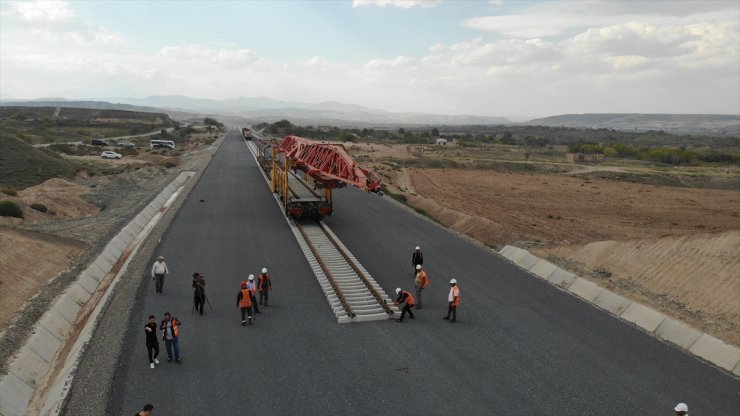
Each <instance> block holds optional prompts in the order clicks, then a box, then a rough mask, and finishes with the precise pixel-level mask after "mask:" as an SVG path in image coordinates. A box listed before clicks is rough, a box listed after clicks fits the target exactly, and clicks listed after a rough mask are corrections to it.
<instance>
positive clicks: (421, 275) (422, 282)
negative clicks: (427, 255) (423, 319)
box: [414, 264, 429, 309]
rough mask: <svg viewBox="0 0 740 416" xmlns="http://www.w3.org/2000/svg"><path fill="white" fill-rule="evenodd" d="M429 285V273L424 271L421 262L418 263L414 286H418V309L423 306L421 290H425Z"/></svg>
mask: <svg viewBox="0 0 740 416" xmlns="http://www.w3.org/2000/svg"><path fill="white" fill-rule="evenodd" d="M427 286H429V277H428V276H427V273H426V272H425V271H424V269H423V268H422V267H421V264H417V265H416V277H415V278H414V288H416V301H417V302H418V303H417V304H416V309H421V307H422V301H421V292H423V291H424V289H426V287H427Z"/></svg>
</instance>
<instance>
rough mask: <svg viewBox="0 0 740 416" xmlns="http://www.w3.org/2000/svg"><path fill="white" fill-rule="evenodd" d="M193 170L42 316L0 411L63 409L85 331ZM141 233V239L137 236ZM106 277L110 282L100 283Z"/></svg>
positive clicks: (2, 392)
mask: <svg viewBox="0 0 740 416" xmlns="http://www.w3.org/2000/svg"><path fill="white" fill-rule="evenodd" d="M194 174H195V172H182V173H180V175H178V176H177V178H175V179H174V180H173V181H172V182H171V183H170V184H169V185H168V186H167V187H166V188H165V189H164V190H163V191H162V192H160V193H159V194H158V195H157V196H156V197H155V198H154V200H152V201H151V202H150V203H149V204H148V205H147V206H146V208H144V210H142V212H141V213H139V215H137V216H136V217H135V218H134V219H133V220H132V221H131V222H130V223H129V224H128V225H126V226H125V227H124V228H123V229H122V230H121V231H120V232H119V233H118V235H116V236H115V237H114V238H113V239H112V240H111V241H110V242H109V243H108V244H107V245H106V246H105V248H104V249H103V251H102V252H101V253H100V255H99V256H98V257H97V258H96V259H95V260H94V261H93V262H92V263H91V264H90V265H89V266H88V268H87V269H86V270H84V271H83V272H82V273H80V275H79V277H78V278H77V281H76V282H74V283H72V284H71V285H70V286H69V287H68V288H67V289H66V290H65V291H64V292H63V293H62V294H61V295H60V296H59V297H58V298H57V299H56V301H55V302H54V303H53V304H52V307H51V308H50V309H49V310H48V311H47V312H46V313H45V314H44V315H43V316H42V317H41V319H40V320H39V322H38V323H37V324H36V326H35V328H34V333H33V335H32V336H31V337H30V338H29V340H28V342H26V344H25V345H24V346H23V347H21V348H20V350H19V351H18V353H17V354H16V356H15V357H14V358H13V360H12V361H11V362H10V364H9V372H8V374H7V375H5V376H4V377H3V378H2V380H0V414H2V415H23V414H34V415H36V414H41V415H56V414H58V413H59V411H60V406H61V404H62V402H63V401H64V398H65V397H66V392H67V390H68V388H69V386H70V384H71V383H70V381H71V376H72V373H73V371H74V368H75V367H76V365H77V360H78V359H79V357H80V353H81V351H82V350H83V346H84V344H85V343H86V342H87V339H86V336H85V335H87V338H88V339H89V336H90V335H91V334H92V329H94V326H95V323H96V322H97V319H98V317H99V314H100V312H101V310H102V308H103V306H104V304H105V303H106V299H107V298H108V296H110V293H111V292H112V290H111V289H112V288H113V287H114V286H115V283H116V281H117V279H118V277H119V276H120V275H121V274H123V272H125V270H126V265H127V264H128V261H130V260H131V258H133V254H134V253H135V251H136V249H137V248H138V246H139V245H140V244H141V243H142V242H143V241H144V239H145V237H146V234H148V232H149V231H150V230H151V227H147V225H149V222H150V221H152V220H153V219H154V221H156V220H157V219H158V218H159V215H157V214H160V213H161V211H162V210H164V209H166V208H167V207H166V206H164V203H165V201H168V200H170V199H171V197H172V196H173V195H175V193H176V192H177V191H178V189H182V187H183V186H184V184H185V183H187V182H188V181H189V180H190V179H191V178H192V177H193V176H194ZM155 217H156V218H155ZM137 236H138V237H140V238H139V239H138V241H135V240H136V237H137ZM132 243H133V244H132ZM121 260H123V261H124V264H123V265H122V267H120V268H118V269H114V266H116V265H117V264H118V263H119V262H120V261H121ZM103 281H105V284H101V282H103ZM96 291H101V292H102V293H101V294H102V296H95V297H94V298H93V300H92V302H95V305H92V304H89V305H88V302H90V301H91V297H92V294H93V293H95V292H96ZM83 308H87V309H90V308H92V309H93V313H91V314H88V313H85V312H84V311H82V310H83ZM83 326H84V329H83V328H82V327H83ZM80 329H83V330H82V331H81V332H80V333H81V336H79V337H77V338H76V340H75V338H71V334H73V333H76V332H78V331H79V330H80ZM70 342H74V344H73V345H72V346H71V348H69V351H65V346H66V345H68V344H69V343H70ZM62 354H66V355H65V356H62ZM55 366H56V368H57V369H58V368H59V367H61V370H59V371H55Z"/></svg>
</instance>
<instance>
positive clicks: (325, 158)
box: [278, 136, 381, 192]
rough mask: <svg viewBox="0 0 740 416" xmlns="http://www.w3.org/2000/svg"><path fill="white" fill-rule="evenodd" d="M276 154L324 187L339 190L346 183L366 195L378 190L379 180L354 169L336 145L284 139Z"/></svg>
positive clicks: (286, 137)
mask: <svg viewBox="0 0 740 416" xmlns="http://www.w3.org/2000/svg"><path fill="white" fill-rule="evenodd" d="M278 151H280V152H282V153H285V156H286V157H288V158H290V159H291V160H292V161H293V166H292V167H293V168H295V169H298V170H301V171H303V172H306V173H307V174H308V175H309V176H311V177H312V178H313V179H314V180H315V181H316V182H318V183H320V184H321V186H323V187H325V188H329V189H334V188H343V187H344V186H345V185H347V184H350V185H352V186H356V187H358V188H360V189H363V190H365V191H369V192H378V191H380V186H381V181H380V179H379V178H377V177H376V176H375V175H373V174H372V173H371V172H368V171H367V170H366V169H363V168H361V167H360V166H358V165H357V162H355V160H354V159H352V156H350V155H349V154H348V153H347V151H346V150H344V146H342V145H340V144H329V143H318V142H315V141H313V140H309V139H305V138H303V137H298V136H285V137H283V141H282V143H280V146H279V147H278Z"/></svg>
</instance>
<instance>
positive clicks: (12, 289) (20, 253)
mask: <svg viewBox="0 0 740 416" xmlns="http://www.w3.org/2000/svg"><path fill="white" fill-rule="evenodd" d="M86 247H87V245H86V244H83V243H80V242H79V241H75V240H70V239H66V238H61V237H54V236H49V235H41V234H38V233H33V232H29V231H23V230H17V229H12V228H9V227H4V226H0V264H2V265H3V274H2V275H1V276H0V292H2V293H5V295H3V296H2V301H1V302H0V322H5V321H6V320H7V319H8V317H10V316H11V315H12V314H13V313H15V312H16V311H17V310H18V309H19V308H20V307H21V306H22V305H23V303H24V302H25V301H26V299H28V298H30V297H31V296H33V295H34V294H36V293H37V292H38V291H39V289H40V288H41V286H43V285H44V284H45V283H46V282H47V281H49V280H51V279H53V278H54V277H56V276H57V274H59V272H61V271H62V270H64V269H65V268H66V267H67V264H68V263H69V262H70V261H71V260H72V259H73V258H74V257H76V256H78V255H79V254H80V253H82V251H83V250H84V249H85V248H86Z"/></svg>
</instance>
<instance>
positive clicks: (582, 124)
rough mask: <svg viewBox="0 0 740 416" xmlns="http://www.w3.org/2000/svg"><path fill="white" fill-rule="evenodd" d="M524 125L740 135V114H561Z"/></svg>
mask: <svg viewBox="0 0 740 416" xmlns="http://www.w3.org/2000/svg"><path fill="white" fill-rule="evenodd" d="M522 124H525V125H534V126H551V127H573V128H591V129H601V128H605V129H616V130H642V131H646V130H663V131H665V132H667V133H701V134H712V135H723V136H724V135H726V136H738V135H740V115H727V114H631V113H624V114H619V113H617V114H594V113H591V114H589V113H586V114H561V115H557V116H551V117H544V118H538V119H534V120H530V121H527V122H524V123H522Z"/></svg>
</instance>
